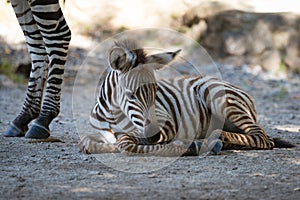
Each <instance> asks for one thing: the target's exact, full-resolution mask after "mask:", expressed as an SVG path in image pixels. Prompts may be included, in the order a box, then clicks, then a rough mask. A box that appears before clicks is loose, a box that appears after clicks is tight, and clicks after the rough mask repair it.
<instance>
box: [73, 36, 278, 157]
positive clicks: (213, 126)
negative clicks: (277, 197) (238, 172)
mask: <svg viewBox="0 0 300 200" xmlns="http://www.w3.org/2000/svg"><path fill="white" fill-rule="evenodd" d="M128 46H130V48H128ZM140 51H142V49H138V48H137V47H136V45H134V44H130V45H128V41H127V42H124V43H117V44H116V47H115V48H113V49H112V52H111V54H110V55H113V56H112V57H110V58H109V63H110V66H111V71H110V72H109V73H108V74H107V76H106V78H105V80H104V82H103V84H102V86H101V87H100V91H99V96H98V101H97V103H96V105H95V107H94V109H93V110H92V113H91V116H90V122H91V124H92V125H93V126H94V127H96V128H97V129H98V130H99V133H98V136H97V134H95V135H93V136H91V137H90V136H89V135H87V136H85V137H83V138H81V141H80V143H79V146H80V148H81V149H82V150H83V151H84V152H86V153H101V152H110V151H113V152H116V151H120V152H126V153H147V154H150V155H151V154H154V155H163V156H175V155H177V156H178V155H199V153H200V150H201V148H203V149H204V150H208V151H209V150H212V151H213V152H214V153H218V152H219V151H220V150H221V148H222V149H272V148H274V147H275V143H274V140H273V139H272V138H269V137H268V136H267V134H266V133H265V131H264V130H263V129H262V128H261V127H260V126H259V125H258V124H257V121H256V111H255V108H254V102H253V100H252V98H251V97H250V96H249V95H248V94H247V93H246V92H244V91H243V90H241V89H240V88H238V87H236V86H233V85H231V84H229V83H227V82H224V81H221V80H218V79H216V78H212V77H201V76H194V77H183V78H172V79H164V80H158V81H156V79H155V76H154V70H155V69H160V68H162V67H164V65H167V64H168V63H169V62H171V61H172V60H173V58H174V57H175V56H176V54H177V53H178V52H179V51H177V52H174V53H170V52H167V53H162V54H155V55H149V56H147V55H146V54H145V53H141V52H140ZM135 52H139V53H135ZM129 54H135V56H131V57H128V55H129ZM139 57H143V58H139ZM138 58H139V59H140V60H141V62H138V64H137V62H136V59H138ZM121 60H122V61H123V62H124V63H122V62H120V61H121ZM94 138H98V139H97V141H95V139H94ZM103 145H104V146H103Z"/></svg>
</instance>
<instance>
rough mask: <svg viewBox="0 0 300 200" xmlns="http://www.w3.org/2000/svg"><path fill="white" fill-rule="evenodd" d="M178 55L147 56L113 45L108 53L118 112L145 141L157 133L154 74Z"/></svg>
mask: <svg viewBox="0 0 300 200" xmlns="http://www.w3.org/2000/svg"><path fill="white" fill-rule="evenodd" d="M180 51H181V50H177V51H175V52H164V53H159V54H153V55H147V54H146V52H145V51H144V49H142V48H137V46H136V44H135V43H130V42H125V43H116V47H114V48H113V49H112V50H111V51H110V54H109V64H110V67H111V68H112V70H116V71H118V83H117V85H116V90H118V92H117V93H118V94H117V96H118V101H119V104H120V108H121V110H122V111H123V112H124V113H125V115H126V116H127V117H128V118H129V119H130V121H131V122H132V123H133V124H134V125H135V127H136V128H137V129H138V130H139V131H140V133H141V134H142V136H143V137H144V138H146V140H148V141H149V138H151V137H155V136H158V134H157V133H159V131H160V128H159V126H158V123H157V117H156V112H155V98H156V92H157V90H158V85H157V82H156V78H155V74H154V71H155V70H159V69H161V68H163V67H164V66H166V65H168V63H170V62H171V61H172V60H173V59H174V58H175V56H176V55H177V54H178V53H179V52H180ZM152 139H154V140H157V139H159V138H152Z"/></svg>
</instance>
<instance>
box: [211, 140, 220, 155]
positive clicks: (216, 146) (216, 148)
mask: <svg viewBox="0 0 300 200" xmlns="http://www.w3.org/2000/svg"><path fill="white" fill-rule="evenodd" d="M222 147H223V143H222V141H221V140H217V142H216V143H215V144H214V147H213V148H212V149H211V151H210V154H211V155H218V154H220V152H221V150H222Z"/></svg>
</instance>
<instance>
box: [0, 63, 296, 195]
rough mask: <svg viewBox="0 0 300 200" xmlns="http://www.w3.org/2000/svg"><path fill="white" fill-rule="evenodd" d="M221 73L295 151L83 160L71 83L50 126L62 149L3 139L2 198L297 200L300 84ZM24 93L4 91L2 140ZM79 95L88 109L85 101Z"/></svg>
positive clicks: (108, 156) (290, 79)
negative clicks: (243, 92) (245, 93)
mask: <svg viewBox="0 0 300 200" xmlns="http://www.w3.org/2000/svg"><path fill="white" fill-rule="evenodd" d="M220 71H221V73H222V76H223V78H224V79H227V80H230V81H231V82H233V83H235V84H237V85H240V86H241V87H242V88H244V89H245V90H246V91H248V92H249V93H250V94H251V95H253V96H254V98H255V101H256V104H257V110H258V113H259V122H260V123H261V124H262V125H263V126H264V127H265V128H266V130H267V132H268V134H269V135H271V136H274V137H282V138H285V139H287V140H289V141H291V142H293V143H294V144H296V145H297V147H296V148H294V149H274V150H270V151H233V152H226V153H225V154H224V155H221V156H201V157H185V158H178V159H170V158H159V157H150V158H145V157H124V156H122V155H114V154H104V155H101V156H98V157H95V156H92V155H84V154H82V153H80V152H79V150H78V147H77V141H78V134H77V130H78V128H79V129H80V127H85V126H87V124H86V121H85V120H82V121H80V120H78V119H75V118H76V117H74V116H73V113H72V91H73V87H72V85H70V84H65V86H64V88H63V97H62V109H61V114H60V115H59V116H58V117H57V118H56V119H55V120H54V122H53V123H52V125H51V131H52V137H54V138H58V139H60V140H62V141H63V142H64V143H61V142H56V143H48V142H47V143H46V142H36V141H32V140H28V139H25V138H5V137H3V136H2V135H0V145H1V148H0V158H1V159H0V162H1V164H0V192H1V196H0V199H142V198H143V199H246V198H247V199H297V198H299V195H300V168H299V167H300V153H299V152H300V148H299V145H300V135H299V132H300V114H299V113H300V112H299V111H300V99H299V98H300V96H299V94H300V90H299V89H300V84H299V80H300V79H299V77H297V76H288V77H286V78H282V79H275V78H274V76H270V75H268V74H264V73H259V75H257V74H253V73H249V72H248V71H249V70H247V69H244V68H239V69H234V68H230V67H221V68H220ZM252 71H253V70H252ZM80 87H82V88H81V89H84V87H85V85H84V84H82V85H80ZM24 91H25V86H20V85H15V84H13V85H10V86H5V87H4V86H2V87H1V88H0V94H1V95H0V111H1V112H0V113H1V115H0V133H3V132H4V131H5V129H6V128H7V127H8V124H9V122H10V121H11V120H12V119H13V117H14V116H15V115H16V114H17V112H18V111H19V109H20V107H21V105H22V101H23V97H24ZM85 91H88V92H92V91H91V90H90V89H88V88H86V90H85ZM76 96H77V97H76V98H77V100H79V101H80V100H81V101H82V103H83V104H84V102H85V99H86V98H87V97H86V95H84V94H82V95H76ZM86 112H87V113H89V110H87V111H86ZM138 172H139V173H138Z"/></svg>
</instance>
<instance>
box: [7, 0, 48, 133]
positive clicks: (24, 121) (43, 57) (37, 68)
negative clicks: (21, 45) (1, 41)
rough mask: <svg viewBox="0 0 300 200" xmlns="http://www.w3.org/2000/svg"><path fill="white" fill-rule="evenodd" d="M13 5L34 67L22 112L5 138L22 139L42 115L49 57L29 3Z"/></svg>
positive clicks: (12, 0) (14, 1)
mask: <svg viewBox="0 0 300 200" xmlns="http://www.w3.org/2000/svg"><path fill="white" fill-rule="evenodd" d="M11 4H12V7H13V9H14V11H15V14H16V17H17V19H18V22H19V24H20V27H21V28H22V30H23V33H24V35H25V40H26V43H27V48H28V51H29V53H30V57H31V63H32V65H31V72H30V76H29V81H28V87H27V92H26V97H25V100H24V104H23V107H22V110H21V112H20V113H19V114H18V115H17V117H16V118H15V119H14V120H13V121H12V122H11V124H10V126H9V128H8V129H7V130H6V132H5V133H4V136H7V137H21V136H24V135H25V133H26V131H27V130H28V124H29V123H30V122H31V121H32V120H33V119H35V118H37V117H38V115H39V113H40V109H41V100H42V96H43V88H44V82H45V79H46V77H47V73H48V56H47V52H46V49H45V45H44V41H43V38H42V35H41V33H40V31H39V29H38V26H37V24H36V23H35V20H34V18H33V14H32V11H31V9H30V6H29V4H28V2H27V1H18V0H11Z"/></svg>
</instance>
